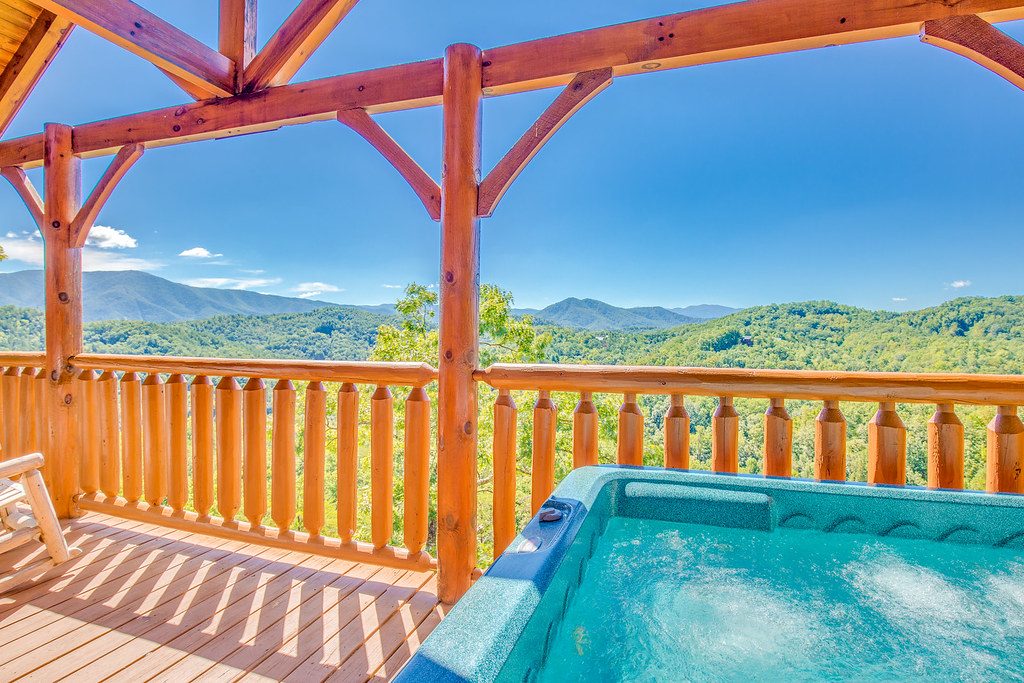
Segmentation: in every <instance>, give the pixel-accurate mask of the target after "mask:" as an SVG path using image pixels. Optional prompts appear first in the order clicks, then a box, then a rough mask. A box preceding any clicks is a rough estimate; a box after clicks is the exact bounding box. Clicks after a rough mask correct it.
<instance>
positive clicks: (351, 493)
mask: <svg viewBox="0 0 1024 683" xmlns="http://www.w3.org/2000/svg"><path fill="white" fill-rule="evenodd" d="M358 496H359V390H358V389H357V388H356V385H354V384H352V383H350V382H346V383H345V384H342V385H341V388H340V389H338V538H340V539H341V542H342V543H351V542H352V537H353V536H354V535H355V533H356V520H357V519H358V517H357V515H356V501H357V500H358Z"/></svg>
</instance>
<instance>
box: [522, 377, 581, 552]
mask: <svg viewBox="0 0 1024 683" xmlns="http://www.w3.org/2000/svg"><path fill="white" fill-rule="evenodd" d="M599 422H600V421H599V419H598V414H597V407H596V406H595V405H594V395H593V394H592V393H591V392H589V391H583V392H580V400H579V403H577V404H576V410H574V411H573V414H572V466H573V468H574V469H575V468H577V467H586V466H587V465H596V464H597V446H598V427H599ZM513 538H514V536H513ZM511 540H512V539H511V538H510V539H509V541H510V542H511ZM507 545H508V544H506V546H507ZM504 547H505V546H502V549H504Z"/></svg>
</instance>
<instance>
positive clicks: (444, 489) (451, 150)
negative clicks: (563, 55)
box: [437, 44, 481, 603]
mask: <svg viewBox="0 0 1024 683" xmlns="http://www.w3.org/2000/svg"><path fill="white" fill-rule="evenodd" d="M444 73H445V81H444V169H445V170H444V173H443V174H442V181H441V183H442V185H441V189H442V192H443V197H444V198H443V200H442V202H441V208H442V220H441V291H440V294H441V302H440V303H441V316H440V325H439V327H438V334H439V346H440V358H439V361H438V366H437V368H438V390H437V392H438V393H437V395H438V401H437V553H438V566H439V567H440V574H439V576H438V595H439V597H440V598H441V600H442V601H443V602H446V603H454V602H455V601H456V600H458V599H459V598H460V597H462V595H463V594H464V593H465V592H466V591H467V590H469V585H470V581H471V577H472V572H473V568H474V567H475V566H476V514H477V504H476V497H477V419H478V417H477V416H478V412H477V383H476V380H475V379H474V378H473V372H474V370H475V369H476V365H477V362H478V358H479V355H480V341H479V324H480V322H479V319H480V219H479V218H478V217H477V215H476V205H477V191H478V189H479V182H480V114H481V92H480V50H479V49H477V48H476V47H474V46H472V45H465V44H458V45H452V46H450V47H449V48H448V50H447V52H446V53H445V71H444Z"/></svg>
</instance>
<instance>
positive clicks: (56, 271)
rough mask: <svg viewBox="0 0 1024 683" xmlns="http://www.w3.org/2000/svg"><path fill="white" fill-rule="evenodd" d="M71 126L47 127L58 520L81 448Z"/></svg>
mask: <svg viewBox="0 0 1024 683" xmlns="http://www.w3.org/2000/svg"><path fill="white" fill-rule="evenodd" d="M71 132H72V128H71V126H65V125H62V124H58V123H48V124H46V129H45V133H44V139H45V143H44V151H43V166H44V168H45V174H46V187H45V201H44V207H45V219H44V221H43V240H44V242H45V243H46V248H45V250H44V251H45V268H46V276H45V277H46V370H47V374H48V376H49V378H50V382H49V387H48V391H47V395H48V399H47V408H48V412H49V415H50V429H49V434H48V438H47V440H46V445H47V449H46V464H47V466H48V467H49V468H50V472H51V475H50V479H51V481H52V482H53V488H52V489H50V496H51V497H52V498H53V504H54V508H55V509H56V511H57V516H58V517H71V516H72V515H75V514H76V505H75V500H74V498H75V496H76V495H77V494H78V463H79V448H80V443H79V439H78V428H77V425H76V422H75V411H74V408H75V394H76V392H77V389H76V386H75V385H76V383H75V382H74V381H73V380H74V369H73V368H72V367H71V360H70V359H71V357H72V356H75V355H76V354H78V353H81V351H82V249H81V248H80V247H75V246H74V236H73V235H72V229H71V224H72V222H73V221H74V220H75V217H76V216H77V215H78V209H79V207H80V205H81V201H82V169H81V163H80V161H79V160H78V159H77V158H76V157H75V156H74V154H73V153H72V149H71Z"/></svg>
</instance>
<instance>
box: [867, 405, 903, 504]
mask: <svg viewBox="0 0 1024 683" xmlns="http://www.w3.org/2000/svg"><path fill="white" fill-rule="evenodd" d="M868 483H869V484H890V485H892V486H905V485H906V483H907V428H906V427H905V426H904V424H903V420H901V419H900V416H899V414H897V412H896V404H895V403H893V402H891V401H884V402H882V403H880V404H879V405H878V412H877V413H875V416H874V417H873V418H871V422H869V423H868Z"/></svg>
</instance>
